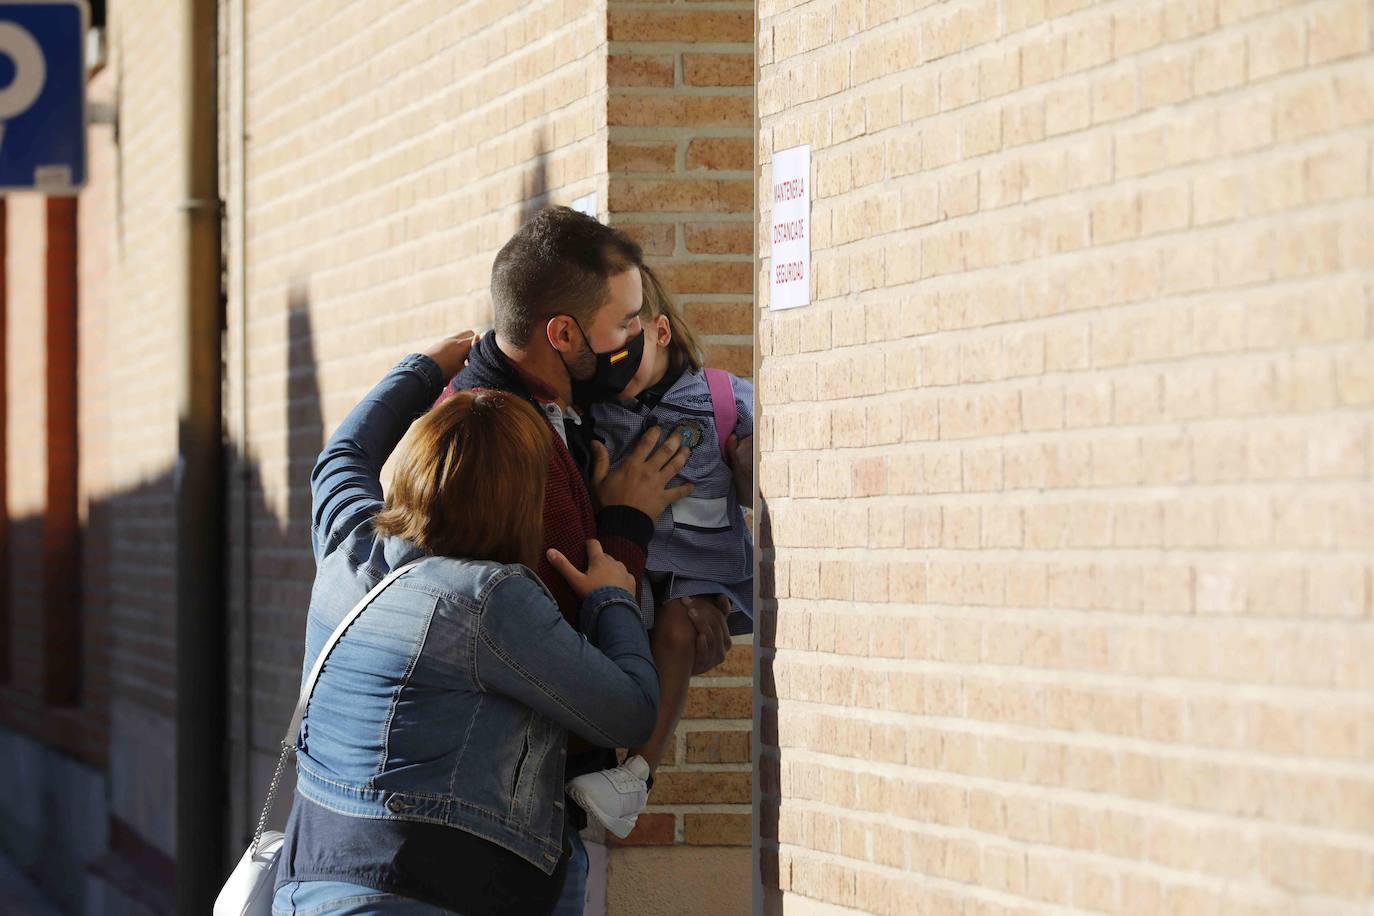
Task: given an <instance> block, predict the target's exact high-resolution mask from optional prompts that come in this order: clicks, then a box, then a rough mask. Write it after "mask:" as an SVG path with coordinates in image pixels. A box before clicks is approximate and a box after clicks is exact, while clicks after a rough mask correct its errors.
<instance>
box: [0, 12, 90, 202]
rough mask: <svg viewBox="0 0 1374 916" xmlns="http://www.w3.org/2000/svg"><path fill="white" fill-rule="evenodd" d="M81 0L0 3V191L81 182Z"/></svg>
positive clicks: (72, 187)
mask: <svg viewBox="0 0 1374 916" xmlns="http://www.w3.org/2000/svg"><path fill="white" fill-rule="evenodd" d="M86 22H87V12H86V4H85V3H84V2H80V0H28V2H12V0H0V191H16V190H26V191H27V190H32V191H40V192H43V193H45V194H74V193H76V192H77V191H78V190H80V189H81V186H82V185H84V184H85V183H86V68H85V62H84V59H83V54H82V47H83V44H84V41H85V35H86Z"/></svg>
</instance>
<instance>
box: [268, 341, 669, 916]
mask: <svg viewBox="0 0 1374 916" xmlns="http://www.w3.org/2000/svg"><path fill="white" fill-rule="evenodd" d="M472 342H473V341H472V337H471V335H470V334H469V335H465V336H463V337H460V338H449V339H447V340H444V341H441V342H440V343H439V344H436V345H435V346H434V347H432V348H430V349H429V350H428V351H426V352H425V353H424V354H417V355H412V356H409V357H407V358H406V359H405V360H403V361H402V362H401V363H400V364H399V365H398V366H397V367H396V368H394V369H392V370H391V372H389V373H388V374H387V375H386V377H385V378H383V379H382V381H381V382H380V383H379V384H378V385H377V387H375V388H374V389H373V390H372V392H371V393H370V394H368V396H367V397H366V398H364V399H363V401H362V403H360V404H359V405H358V406H357V407H355V408H354V409H353V412H352V413H350V414H349V415H348V417H347V418H346V419H345V420H344V422H343V423H342V424H341V425H340V427H339V429H338V431H337V432H336V433H335V434H334V436H333V438H331V439H330V441H329V443H328V444H327V445H326V446H325V448H324V451H323V452H322V453H321V455H320V458H319V461H318V462H317V463H316V465H315V470H314V472H313V474H312V475H311V484H312V493H313V503H314V504H313V516H312V521H313V539H314V544H315V561H316V566H317V572H316V577H315V587H314V592H313V595H312V598H311V604H310V615H309V620H308V623H307V630H306V652H305V668H306V670H307V671H308V670H309V669H310V667H311V665H312V664H313V662H314V660H315V657H316V655H317V654H318V653H319V651H320V648H321V646H322V645H323V643H324V642H325V640H326V639H328V637H329V635H330V634H331V633H332V632H333V630H334V628H335V626H336V625H337V624H338V623H339V621H340V620H342V619H343V617H344V615H345V614H346V613H348V611H349V610H350V609H351V608H352V607H353V606H354V605H355V604H356V603H357V602H358V600H359V599H360V598H361V597H362V596H363V595H364V594H366V593H367V592H368V591H369V590H370V589H371V588H372V587H373V586H374V585H376V584H377V583H378V582H379V581H380V580H381V579H382V578H384V577H385V576H386V575H387V573H388V572H389V571H390V570H392V569H395V568H398V567H400V566H401V565H404V564H406V563H409V562H411V561H413V560H416V559H420V558H424V559H423V561H422V562H421V563H420V564H419V565H417V566H416V567H414V568H413V569H411V570H410V571H408V572H406V573H405V574H404V575H402V576H401V577H400V578H398V579H396V580H395V581H394V582H393V583H392V584H391V585H390V586H388V587H387V588H386V590H385V591H384V592H382V593H381V594H380V595H379V596H378V597H377V598H376V599H375V600H374V601H373V602H372V603H371V604H370V605H369V606H368V607H367V609H366V610H365V611H364V612H363V613H362V615H361V616H360V617H359V618H358V619H357V621H356V622H354V623H353V625H352V626H351V627H350V628H349V629H348V631H347V632H346V633H345V634H344V636H343V638H342V639H341V640H340V641H339V642H338V644H337V646H336V647H335V649H334V651H333V653H332V654H331V655H330V656H329V658H328V661H327V662H326V663H325V667H324V670H323V673H322V674H321V676H320V679H319V681H318V683H317V685H316V688H315V692H314V695H313V697H312V699H311V701H310V705H309V707H308V709H307V712H306V717H305V722H304V725H303V727H302V729H301V734H300V738H299V740H298V742H297V769H298V779H297V790H296V797H295V801H294V805H293V807H292V811H291V817H290V819H289V821H288V823H287V830H286V841H285V844H284V845H283V848H282V852H281V857H280V863H281V864H280V874H279V876H278V884H277V891H276V896H275V898H274V900H273V912H274V913H278V914H288V913H296V914H305V913H311V914H314V913H334V914H340V913H351V914H363V913H368V914H374V913H406V914H411V913H443V912H456V913H460V914H462V916H480V914H488V913H491V914H496V913H512V914H514V913H519V914H527V913H545V912H548V911H549V910H550V909H551V908H552V906H553V904H554V903H555V901H556V900H557V898H558V892H559V888H560V886H561V884H562V878H563V867H564V865H565V861H566V851H567V849H568V845H567V843H568V840H567V836H566V833H565V826H564V825H565V818H564V810H563V766H564V756H565V754H566V751H565V746H566V739H567V732H569V731H571V732H573V733H575V734H577V735H579V736H581V737H582V738H584V739H586V740H588V741H592V742H595V743H596V744H598V745H601V746H605V747H625V746H632V745H635V744H637V743H639V742H641V741H643V740H645V739H647V738H648V736H649V733H650V732H651V731H652V730H653V727H654V720H655V717H656V714H657V705H658V678H657V673H656V672H655V670H654V665H653V661H652V658H651V656H650V653H649V646H648V641H647V639H646V637H645V634H644V628H643V625H642V624H641V623H640V619H639V611H638V606H637V605H636V604H635V602H634V599H633V597H632V596H631V594H630V591H629V589H631V588H633V585H634V582H633V579H632V578H631V576H630V575H629V574H628V573H627V572H626V571H625V568H624V567H623V566H622V565H621V564H620V563H618V562H616V561H615V560H613V559H611V558H610V557H607V556H606V555H604V554H603V553H602V552H601V550H600V548H599V545H597V544H596V542H595V541H592V542H590V543H589V545H588V547H589V554H590V557H591V559H590V561H589V568H588V569H587V571H586V573H581V572H579V571H577V570H576V569H575V568H573V567H572V565H571V564H570V563H569V562H568V561H567V559H566V558H565V557H563V556H562V555H561V554H559V553H558V552H557V551H550V553H549V560H550V562H551V563H552V564H553V565H554V567H555V568H556V569H558V570H559V572H560V573H562V574H563V575H564V577H565V578H567V580H568V582H569V584H570V585H571V586H572V587H573V589H574V591H575V592H576V593H577V594H578V596H579V597H580V598H581V599H582V605H581V611H580V614H581V616H580V620H579V624H580V627H581V630H582V634H585V638H584V636H583V635H579V633H578V632H576V631H574V630H573V628H572V627H571V626H569V625H568V624H567V623H566V622H565V621H564V619H563V617H562V615H561V614H560V613H559V610H558V606H557V605H556V604H555V603H554V601H553V599H552V598H551V597H550V595H549V593H548V591H547V590H546V589H545V588H544V586H543V584H542V583H540V581H539V580H538V579H537V578H536V577H535V576H534V574H533V573H532V572H530V568H531V567H533V566H535V565H536V561H537V559H538V551H539V545H540V539H541V532H542V505H543V495H544V474H545V470H546V468H547V450H548V448H549V443H550V439H549V437H550V435H551V432H550V430H549V427H548V424H547V423H546V422H545V421H544V419H543V418H542V417H540V416H539V414H538V413H537V412H536V411H535V410H534V408H533V407H531V406H530V405H529V404H527V403H525V402H524V401H523V400H521V399H520V398H517V397H514V396H512V395H508V394H505V393H502V392H493V391H479V392H465V393H463V394H460V395H458V396H456V397H453V398H451V399H449V400H448V401H445V402H444V403H443V404H442V405H440V406H438V407H436V408H435V409H434V410H433V411H431V412H430V413H428V414H425V415H424V416H423V418H422V419H420V420H419V422H418V423H415V428H414V430H413V431H412V432H411V436H410V439H409V440H408V442H407V444H406V447H405V448H404V449H403V450H402V454H401V455H400V456H399V457H398V461H397V465H396V470H395V474H394V476H393V479H392V487H391V494H390V496H389V497H387V498H386V499H385V501H384V500H383V496H382V487H381V483H380V480H379V475H380V473H381V469H382V465H383V464H384V463H385V462H386V460H387V458H388V456H389V455H390V454H391V452H392V450H393V449H394V448H395V447H396V445H397V443H398V442H399V441H400V440H401V437H402V436H403V435H404V434H405V433H406V430H407V428H408V427H409V426H410V425H411V423H412V421H414V420H415V419H416V418H417V417H420V416H421V415H422V414H424V413H425V410H426V408H427V407H429V405H431V404H433V403H434V400H435V398H436V397H437V396H438V395H439V393H440V391H441V390H442V389H443V386H444V382H445V381H446V380H447V379H448V378H450V377H452V376H453V375H455V374H456V373H457V372H458V370H459V369H460V368H462V365H463V362H464V361H465V360H466V358H467V355H468V352H469V350H471V348H472Z"/></svg>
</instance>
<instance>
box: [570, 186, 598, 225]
mask: <svg viewBox="0 0 1374 916" xmlns="http://www.w3.org/2000/svg"><path fill="white" fill-rule="evenodd" d="M571 209H573V210H576V211H577V212H578V213H585V214H587V215H588V216H590V217H591V218H592V219H596V218H597V216H596V192H595V191H593V192H591V193H590V194H583V195H582V196H581V197H579V198H578V199H577V200H575V201H573V202H572V204H571Z"/></svg>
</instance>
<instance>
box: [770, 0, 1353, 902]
mask: <svg viewBox="0 0 1374 916" xmlns="http://www.w3.org/2000/svg"><path fill="white" fill-rule="evenodd" d="M759 15H760V23H759V37H758V54H759V64H760V81H759V86H758V106H759V116H760V127H759V136H758V154H759V160H760V163H761V167H760V179H761V180H760V184H759V187H760V191H759V197H758V208H759V216H760V226H761V227H762V229H763V230H764V231H762V232H761V233H760V250H759V258H760V260H759V264H758V269H759V272H758V278H759V280H758V283H759V286H760V298H761V299H762V300H765V301H764V302H763V303H762V304H764V305H766V295H767V268H768V247H767V234H766V228H767V225H768V208H769V195H768V193H767V190H768V188H769V186H770V185H769V179H770V172H769V165H768V163H769V160H770V158H771V156H772V154H773V153H774V152H775V151H777V150H781V149H785V148H788V147H791V146H794V145H796V144H799V143H809V144H811V145H812V157H813V159H812V161H813V174H812V181H813V192H814V202H813V207H812V229H813V259H814V260H813V264H814V268H815V280H814V288H813V294H814V303H813V304H812V305H811V306H810V307H808V308H805V309H801V310H799V311H796V312H782V313H778V314H772V313H768V312H766V311H765V312H764V313H763V317H762V319H761V322H760V327H759V348H760V357H761V368H760V374H759V383H760V389H759V392H760V394H759V399H760V402H761V409H762V414H763V417H762V421H761V425H760V453H761V459H760V467H759V476H760V480H761V488H762V492H763V496H764V498H765V499H766V501H767V505H768V518H767V519H766V520H765V522H764V530H765V533H764V535H763V541H764V546H765V547H766V550H765V552H764V556H763V569H762V590H763V594H764V597H765V599H767V600H766V602H765V607H771V608H772V609H773V611H774V613H773V615H771V616H772V622H771V624H770V625H765V627H764V634H763V637H762V641H761V646H763V647H764V648H762V651H763V652H764V657H763V658H762V660H761V663H762V666H763V672H764V680H763V683H762V684H761V688H762V690H763V692H764V694H765V704H764V705H765V708H764V710H763V713H762V715H763V718H762V729H763V731H762V737H763V739H764V741H765V743H767V744H769V745H771V746H770V747H768V748H767V749H766V754H765V756H764V758H763V759H762V760H760V761H759V773H760V778H761V783H762V786H761V787H762V790H763V792H764V793H765V796H766V798H765V803H764V805H763V806H762V809H761V812H760V821H759V823H760V830H761V833H762V837H761V844H762V849H763V860H762V868H763V880H764V884H765V888H766V892H765V898H766V900H767V902H768V909H769V911H770V912H781V908H782V906H783V905H784V904H785V905H786V906H787V912H789V913H791V912H803V913H804V912H822V911H824V912H830V911H832V910H834V909H836V908H844V909H854V910H860V911H865V912H876V913H890V914H910V913H964V914H984V913H1000V912H1010V911H1015V912H1018V913H1029V912H1069V911H1074V912H1128V913H1218V912H1242V911H1243V912H1265V913H1298V912H1301V913H1318V912H1320V913H1356V912H1360V913H1364V912H1367V911H1368V910H1367V908H1368V906H1369V905H1370V903H1371V900H1374V766H1371V763H1374V665H1371V663H1370V659H1371V658H1374V619H1372V617H1374V606H1372V605H1371V589H1372V588H1374V582H1372V581H1371V571H1372V570H1371V554H1370V548H1371V546H1374V489H1372V488H1371V486H1370V480H1371V472H1372V469H1371V447H1374V436H1372V435H1371V434H1372V433H1374V423H1372V422H1371V421H1372V420H1374V410H1372V409H1371V408H1374V372H1372V371H1371V367H1374V343H1372V342H1371V334H1372V333H1374V324H1372V323H1371V322H1372V321H1374V310H1372V309H1371V304H1374V245H1372V244H1371V239H1374V207H1372V206H1371V203H1374V202H1372V201H1371V199H1370V193H1371V158H1370V143H1371V139H1374V127H1372V126H1374V66H1372V64H1374V57H1372V56H1371V54H1370V34H1371V25H1372V24H1374V23H1372V22H1371V20H1372V19H1374V12H1372V11H1371V5H1370V4H1369V3H1368V2H1367V0H1356V2H1313V3H1282V4H1280V3H1271V2H1228V0H1190V2H1186V3H1178V2H1169V3H1160V2H1104V3H1097V4H1091V3H1086V2H1072V0H1018V2H1009V0H1008V2H1000V3H999V2H996V0H954V2H946V3H939V4H934V3H922V2H902V3H897V2H879V0H872V2H868V3H855V2H825V0H818V2H810V3H800V4H797V3H786V2H765V3H762V4H760V6H759Z"/></svg>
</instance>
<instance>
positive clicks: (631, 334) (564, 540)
mask: <svg viewBox="0 0 1374 916" xmlns="http://www.w3.org/2000/svg"><path fill="white" fill-rule="evenodd" d="M642 264H643V254H642V252H641V251H640V248H639V246H638V245H637V244H635V242H634V241H633V240H631V239H630V238H629V237H628V236H626V235H625V234H624V233H622V232H619V231H617V230H614V229H611V228H610V227H608V226H604V225H602V224H601V223H600V222H598V221H597V220H595V219H593V218H592V217H590V216H586V215H584V214H581V213H578V212H576V211H575V210H570V209H568V208H567V207H552V208H549V209H546V210H544V211H542V212H540V213H539V214H537V215H536V216H534V217H533V218H532V219H531V220H529V222H527V223H526V224H525V225H524V226H522V227H521V228H520V230H519V231H518V232H516V233H515V235H514V236H513V237H512V238H511V239H510V241H508V242H507V243H506V244H505V246H503V247H502V249H501V251H500V252H499V253H498V254H497V255H496V261H495V263H493V265H492V270H491V296H492V304H493V306H494V308H495V312H496V329H495V334H487V335H485V336H484V337H483V338H482V339H481V340H479V341H478V342H477V345H476V346H475V347H474V348H473V350H472V354H471V355H470V356H469V358H468V365H467V368H465V369H464V370H463V371H462V372H461V373H459V375H458V377H457V378H455V379H454V381H453V384H452V386H451V389H452V390H455V391H456V390H464V389H469V388H495V389H500V390H503V391H511V392H515V393H517V394H520V395H522V396H523V397H526V398H528V399H529V400H530V401H531V402H532V403H533V404H534V405H535V406H536V407H537V408H538V409H539V410H540V411H541V412H542V413H543V415H544V416H545V418H546V419H547V420H548V421H549V425H550V426H551V427H552V428H553V430H554V432H556V433H557V434H558V436H557V439H556V440H555V442H554V447H553V449H552V451H551V453H550V459H549V475H548V483H547V485H546V488H545V493H544V548H545V550H547V549H548V548H550V547H552V548H555V549H557V550H558V551H560V552H561V553H562V554H563V555H564V556H566V557H567V558H568V559H569V560H571V561H572V563H573V564H574V565H575V566H577V568H579V569H584V568H585V567H586V561H587V550H586V542H587V540H588V539H589V538H597V539H598V540H600V542H601V544H602V547H603V548H604V549H605V551H606V552H607V553H608V554H610V555H611V556H613V557H615V558H616V559H617V560H619V561H620V562H622V563H624V564H625V567H626V568H627V569H628V570H629V571H630V572H631V574H632V575H634V577H635V580H636V586H638V584H639V582H640V580H641V577H642V576H643V573H644V561H645V557H646V554H647V549H648V544H649V540H650V539H651V538H652V536H653V530H654V528H653V525H654V523H653V520H654V519H656V518H658V517H659V516H660V515H661V514H662V513H663V511H664V510H665V509H666V508H667V507H668V505H669V504H670V503H672V502H674V501H676V500H677V499H679V498H681V497H683V496H686V495H687V494H688V493H690V492H691V484H683V485H681V486H677V487H672V488H668V487H667V485H668V483H669V482H670V481H671V480H672V478H673V477H674V476H675V475H676V474H677V473H678V471H680V470H681V469H682V467H683V465H684V464H686V462H687V458H688V456H689V451H688V449H685V448H682V446H681V443H680V442H679V440H678V437H677V436H676V435H672V436H669V437H668V438H667V439H665V440H662V441H660V434H659V433H658V432H657V431H656V430H651V431H649V432H648V433H647V434H646V435H645V436H644V438H643V439H642V440H641V441H640V443H639V445H638V446H637V447H636V449H635V450H634V451H633V452H632V454H631V455H630V457H629V459H627V460H626V461H624V462H623V463H622V464H621V465H620V467H618V468H616V469H615V470H614V471H612V470H609V465H610V459H609V456H608V455H607V453H606V449H605V447H604V446H603V445H602V444H601V443H600V442H598V441H597V439H596V436H595V432H594V430H593V428H592V419H591V415H590V412H588V411H586V410H579V409H578V405H581V406H582V407H586V406H587V405H588V404H590V403H592V402H595V401H605V400H610V399H612V398H614V397H615V395H617V394H619V393H620V391H621V390H623V389H624V388H625V386H626V385H627V384H628V383H629V381H630V379H631V378H632V377H633V376H634V374H635V370H636V369H637V368H638V367H639V361H640V355H641V354H642V352H643V344H644V340H643V336H642V335H643V333H644V331H643V328H642V327H641V326H640V320H639V312H640V309H641V307H642V305H643V290H642V287H641V281H640V273H639V268H640V266H641V265H642ZM499 471H500V469H493V473H499ZM537 572H538V573H539V577H540V578H541V579H542V580H543V581H544V582H545V584H546V585H547V586H548V587H549V590H550V591H551V592H552V593H553V596H554V598H555V599H556V600H557V601H558V604H559V607H560V608H561V609H562V610H563V614H564V616H565V617H567V619H568V620H569V621H573V620H576V613H577V598H576V596H575V595H574V594H573V593H572V591H571V589H570V588H569V587H568V585H567V583H566V582H565V581H564V579H563V577H562V576H560V575H555V574H554V570H553V569H552V567H550V566H549V565H548V561H547V560H543V561H541V563H540V567H539V569H538V570H537ZM696 623H697V626H698V630H699V632H698V638H697V655H698V659H697V665H696V668H697V669H698V670H704V669H706V668H711V667H715V665H718V664H719V663H720V662H721V661H723V660H724V658H725V653H726V652H727V651H728V650H729V647H730V636H729V631H728V628H727V626H726V622H725V613H724V612H723V611H720V610H719V609H717V612H716V613H711V614H702V615H701V617H700V619H699V620H698V621H696ZM607 754H608V752H605V751H601V750H597V749H593V748H589V747H587V746H586V745H584V744H582V743H581V742H577V741H573V742H570V744H569V747H568V765H567V778H569V779H571V778H573V777H574V776H579V775H581V774H583V773H590V772H595V771H597V770H601V769H605V768H606V767H607V766H614V765H615V761H614V759H613V757H612V759H609V760H608V759H607ZM568 805H569V807H568V811H569V815H570V817H573V818H574V823H575V825H576V826H578V827H580V826H582V825H583V824H584V823H585V815H584V814H583V813H582V812H581V811H580V810H579V809H577V808H576V807H575V806H574V805H572V803H571V802H570V801H569V802H568ZM572 845H573V849H572V860H571V861H570V862H569V863H568V871H567V874H568V879H567V883H566V884H565V885H564V889H563V895H562V897H561V898H560V901H559V906H558V908H557V909H556V910H555V913H557V914H559V916H563V914H574V913H576V914H580V913H581V912H582V902H583V899H584V897H585V893H586V877H587V857H586V850H585V849H584V848H583V846H582V842H581V839H580V838H579V837H578V836H577V835H576V833H574V834H573V837H572Z"/></svg>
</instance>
